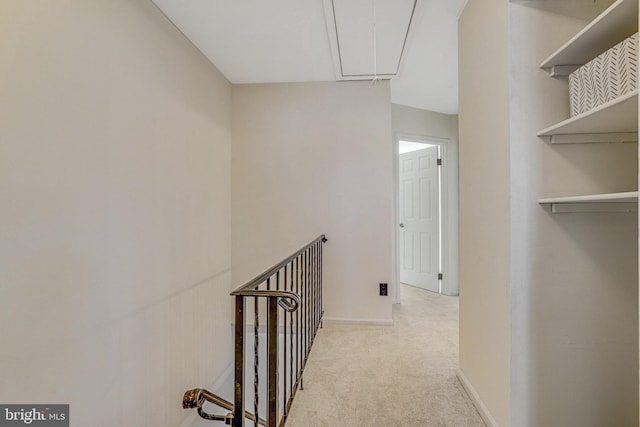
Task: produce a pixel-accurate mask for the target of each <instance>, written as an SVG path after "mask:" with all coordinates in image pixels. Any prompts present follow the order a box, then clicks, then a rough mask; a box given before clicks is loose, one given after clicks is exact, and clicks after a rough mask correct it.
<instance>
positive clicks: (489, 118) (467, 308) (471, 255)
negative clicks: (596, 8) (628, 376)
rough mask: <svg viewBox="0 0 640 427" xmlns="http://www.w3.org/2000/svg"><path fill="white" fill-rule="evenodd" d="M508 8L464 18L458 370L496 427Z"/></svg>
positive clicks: (504, 322)
mask: <svg viewBox="0 0 640 427" xmlns="http://www.w3.org/2000/svg"><path fill="white" fill-rule="evenodd" d="M508 7H509V3H508V2H506V1H494V0H472V1H470V2H469V3H468V4H467V7H466V8H465V10H464V12H463V14H462V15H461V17H460V20H459V36H458V40H459V43H458V44H459V56H458V64H459V67H460V73H459V85H460V87H459V93H460V98H459V99H460V107H459V120H460V126H459V129H460V369H461V371H462V373H463V374H464V375H465V376H466V378H467V379H468V381H469V383H470V384H471V385H472V386H473V388H474V389H475V392H476V393H477V394H478V395H479V396H480V398H481V399H482V402H483V403H484V405H485V406H486V408H487V409H488V411H489V413H490V416H492V417H493V419H494V420H495V422H496V423H497V425H499V426H501V427H504V426H509V425H510V424H509V422H510V421H509V419H510V409H509V405H510V395H509V382H510V323H511V319H510V310H511V302H510V282H509V280H510V276H509V273H510V268H509V260H510V253H511V252H510V251H511V247H510V221H511V218H510V215H509V212H510V184H509V183H510V175H509V174H510V167H509V164H510V159H509V86H508V84H507V82H508V81H509V63H508V56H507V55H508V50H507V49H508V26H507V23H508V12H509V9H508Z"/></svg>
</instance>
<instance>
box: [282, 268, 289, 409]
mask: <svg viewBox="0 0 640 427" xmlns="http://www.w3.org/2000/svg"><path fill="white" fill-rule="evenodd" d="M287 267H288V266H287V265H285V266H284V278H283V279H282V280H283V285H284V290H285V291H286V290H287ZM283 317H284V319H283V322H282V323H283V329H284V335H283V336H282V348H283V351H282V360H283V362H282V366H283V370H282V403H283V405H282V409H283V414H284V419H285V420H286V419H287V313H284V316H283Z"/></svg>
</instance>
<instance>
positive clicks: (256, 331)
mask: <svg viewBox="0 0 640 427" xmlns="http://www.w3.org/2000/svg"><path fill="white" fill-rule="evenodd" d="M258 306H259V301H258V297H253V312H254V313H253V413H254V415H255V417H256V418H255V419H256V420H257V419H259V415H260V414H259V412H260V409H259V403H260V402H259V393H260V390H259V382H260V378H259V374H258V368H259V365H260V310H259V308H258ZM254 425H255V426H257V425H258V424H257V422H254Z"/></svg>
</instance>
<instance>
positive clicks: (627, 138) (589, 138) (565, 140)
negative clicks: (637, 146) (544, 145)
mask: <svg viewBox="0 0 640 427" xmlns="http://www.w3.org/2000/svg"><path fill="white" fill-rule="evenodd" d="M548 137H549V139H550V142H551V144H589V143H601V142H606V143H612V142H638V132H611V133H579V134H557V135H548Z"/></svg>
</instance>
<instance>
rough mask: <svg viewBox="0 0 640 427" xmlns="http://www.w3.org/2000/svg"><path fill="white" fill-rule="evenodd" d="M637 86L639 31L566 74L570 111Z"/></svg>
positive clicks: (585, 108)
mask: <svg viewBox="0 0 640 427" xmlns="http://www.w3.org/2000/svg"><path fill="white" fill-rule="evenodd" d="M637 88H638V33H636V34H634V35H632V36H631V37H629V38H627V39H626V40H624V41H622V42H620V43H618V44H617V45H615V46H614V47H612V48H611V49H609V50H607V51H606V52H604V53H603V54H601V55H599V56H598V57H597V58H595V59H594V60H592V61H590V62H588V63H586V64H585V65H583V66H582V67H580V68H578V69H577V70H576V71H574V72H573V73H571V74H570V75H569V103H570V114H571V116H576V115H578V114H582V113H584V112H586V111H589V110H592V109H593V108H596V107H598V106H599V105H602V104H605V103H607V102H609V101H613V100H614V99H616V98H618V97H620V96H622V95H624V94H626V93H629V92H631V91H633V90H635V89H637Z"/></svg>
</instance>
